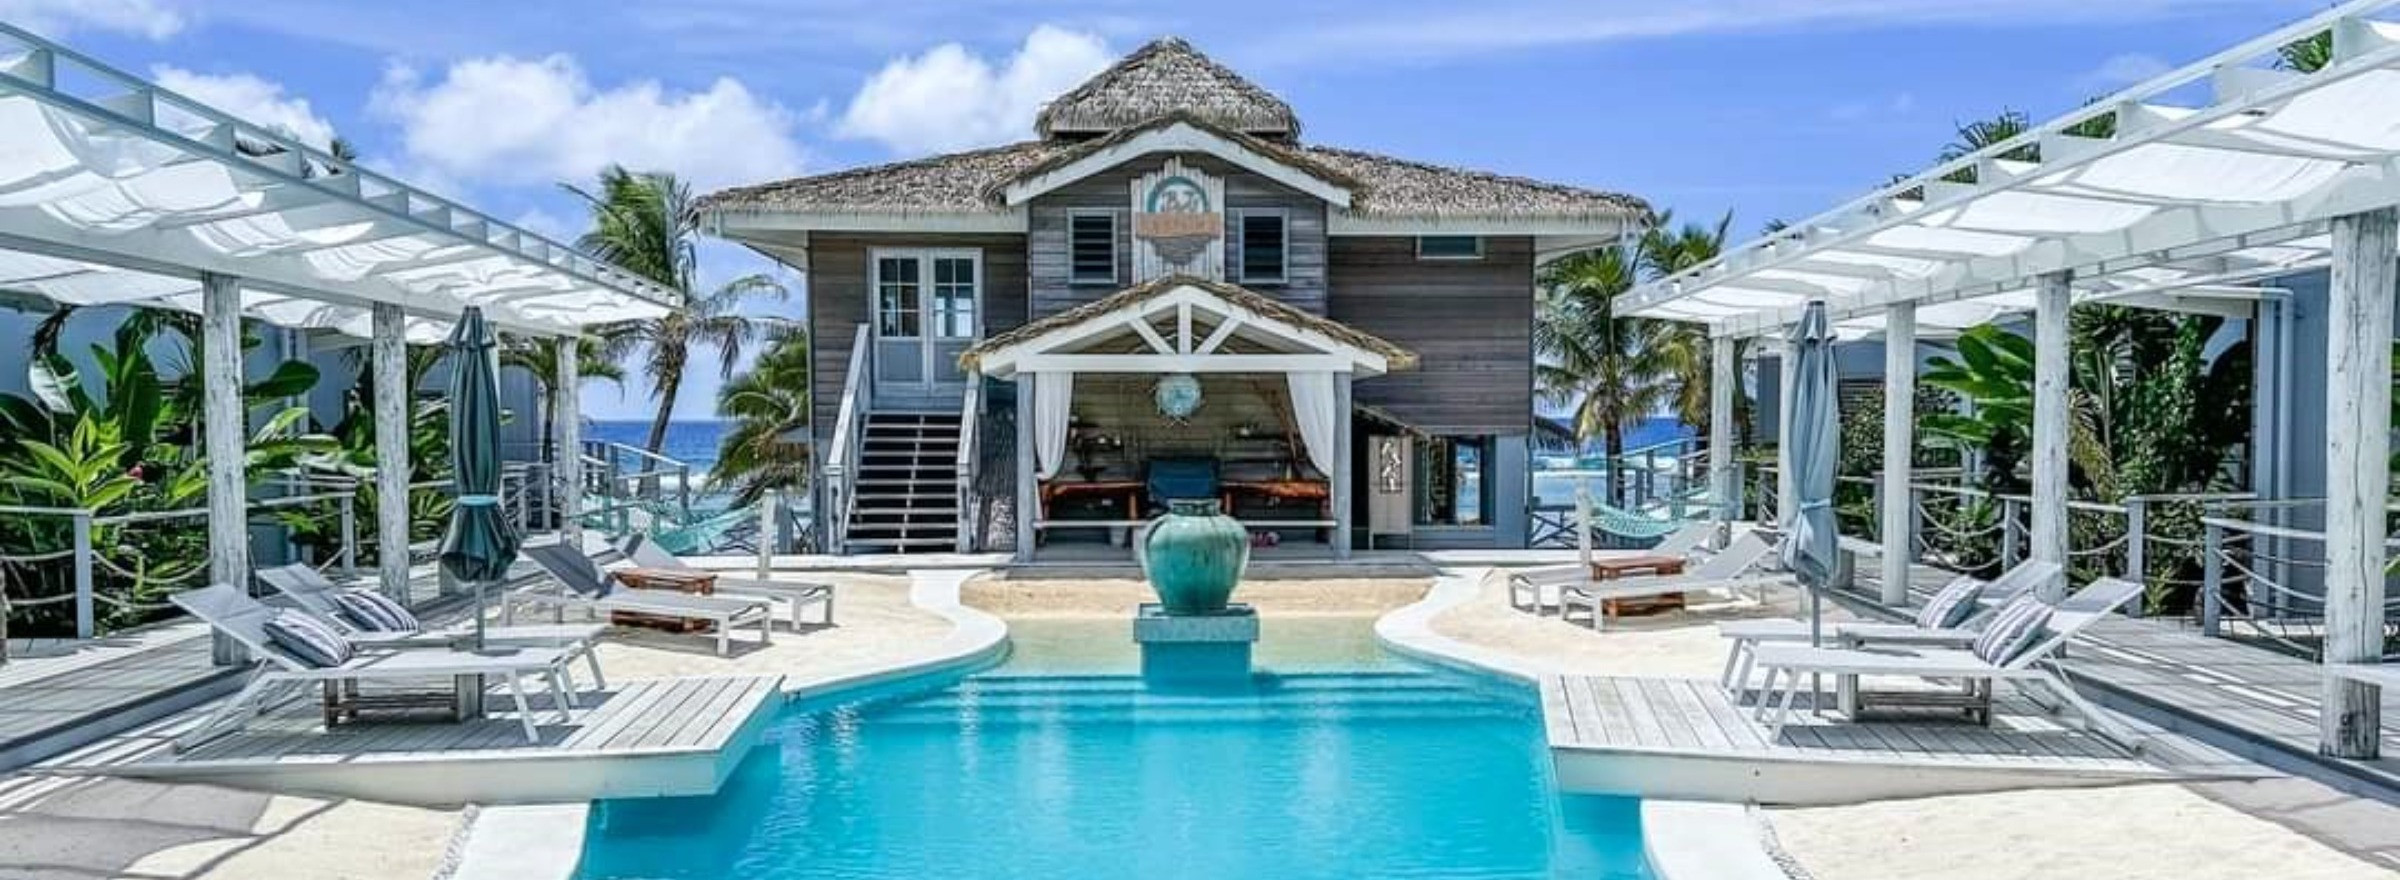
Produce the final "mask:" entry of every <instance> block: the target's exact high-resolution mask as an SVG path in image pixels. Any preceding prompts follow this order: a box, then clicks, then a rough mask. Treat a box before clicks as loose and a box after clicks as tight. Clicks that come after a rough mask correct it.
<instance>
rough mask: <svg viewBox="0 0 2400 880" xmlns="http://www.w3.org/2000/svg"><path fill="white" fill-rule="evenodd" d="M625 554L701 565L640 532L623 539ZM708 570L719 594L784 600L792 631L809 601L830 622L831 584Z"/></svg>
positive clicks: (652, 564) (674, 565) (649, 564)
mask: <svg viewBox="0 0 2400 880" xmlns="http://www.w3.org/2000/svg"><path fill="white" fill-rule="evenodd" d="M625 558H627V559H630V560H633V564H635V565H639V566H642V567H643V568H670V569H677V570H681V571H701V569H698V568H693V567H692V566H691V565H690V564H689V563H686V562H684V561H683V559H682V558H681V557H678V556H676V555H675V554H673V553H669V552H667V549H666V548H664V547H660V546H658V544H657V542H654V541H651V540H648V539H647V538H644V537H642V536H640V535H636V536H634V537H633V538H632V539H631V540H629V541H627V542H626V547H625ZM711 574H715V575H716V577H717V592H718V593H719V594H721V595H727V596H755V597H758V598H761V599H774V600H776V601H779V602H782V603H784V606H785V607H786V608H788V609H790V610H791V613H792V631H793V632H799V631H800V609H802V608H806V607H808V606H810V605H817V606H821V607H822V608H823V609H824V611H823V618H824V619H823V621H822V622H823V623H824V624H826V625H831V624H832V623H833V585H832V584H825V583H812V582H806V581H768V580H759V579H757V578H743V577H729V576H727V575H725V574H724V573H722V572H711Z"/></svg>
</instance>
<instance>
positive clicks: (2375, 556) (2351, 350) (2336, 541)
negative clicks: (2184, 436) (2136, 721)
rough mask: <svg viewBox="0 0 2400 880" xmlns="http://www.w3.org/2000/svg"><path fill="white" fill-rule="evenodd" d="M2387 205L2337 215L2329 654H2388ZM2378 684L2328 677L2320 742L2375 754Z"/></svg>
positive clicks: (2391, 221) (2328, 392)
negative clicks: (2385, 644) (2385, 637)
mask: <svg viewBox="0 0 2400 880" xmlns="http://www.w3.org/2000/svg"><path fill="white" fill-rule="evenodd" d="M2396 216H2400V215H2395V213H2394V210H2393V209H2391V208H2384V209H2381V210H2375V211H2368V212H2365V213H2361V214H2351V215H2349V216H2345V217H2337V218H2334V221H2333V278H2332V289H2331V292H2330V293H2329V294H2328V296H2327V300H2326V307H2325V314H2326V326H2327V328H2328V329H2327V331H2326V340H2325V363H2326V367H2325V374H2326V382H2325V662H2326V663H2375V662H2378V661H2380V660H2381V659H2382V657H2383V627H2384V615H2383V599H2384V584H2383V582H2384V556H2385V553H2384V545H2383V540H2384V503H2385V498H2386V495H2387V493H2388V492H2390V491H2391V481H2392V480H2391V472H2390V470H2389V465H2390V462H2389V459H2388V456H2389V454H2390V451H2391V436H2390V431H2391V411H2392V392H2391V377H2392V295H2393V279H2394V272H2393V265H2392V260H2393V236H2394V235H2395V234H2396V233H2400V219H2396ZM2378 693H2379V689H2377V688H2375V687H2373V686H2370V685H2364V684H2360V683H2357V682H2352V681H2345V680H2339V679H2327V680H2326V682H2325V706H2324V710H2323V711H2322V712H2320V713H2319V714H2318V716H2317V717H2318V734H2319V741H2318V743H2317V750H2318V751H2320V752H2323V753H2325V754H2328V755H2333V756H2336V757H2342V758H2373V757H2376V755H2377V752H2378V749H2379V746H2380V745H2381V743H2380V742H2378V740H2379V739H2380V738H2381V737H2380V732H2381V729H2382V711H2381V708H2382V707H2381V706H2379V705H2378V703H2379V700H2378V697H2377V695H2378Z"/></svg>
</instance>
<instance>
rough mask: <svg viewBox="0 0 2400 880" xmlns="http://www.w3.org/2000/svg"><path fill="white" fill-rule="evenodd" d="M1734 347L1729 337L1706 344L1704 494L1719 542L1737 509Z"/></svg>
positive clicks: (1736, 366)
mask: <svg viewBox="0 0 2400 880" xmlns="http://www.w3.org/2000/svg"><path fill="white" fill-rule="evenodd" d="M1735 345H1736V343H1735V341H1734V339H1733V337H1730V336H1719V337H1717V338H1715V339H1711V340H1709V343H1708V346H1709V373H1708V495H1709V501H1710V502H1711V505H1712V507H1713V508H1714V518H1715V520H1716V523H1717V538H1718V540H1719V541H1720V542H1722V541H1723V540H1724V539H1725V537H1726V529H1727V528H1728V527H1729V526H1730V524H1731V523H1732V522H1733V517H1734V515H1735V514H1736V513H1737V512H1738V511H1739V509H1740V508H1739V507H1737V506H1736V505H1738V504H1739V502H1738V501H1737V500H1736V498H1735V495H1734V493H1736V492H1738V491H1740V490H1739V489H1738V488H1737V485H1738V484H1739V482H1740V480H1741V476H1740V471H1739V470H1738V469H1737V468H1736V467H1735V464H1736V462H1735V461H1734V449H1733V433H1734V429H1733V398H1734V393H1735V391H1736V390H1738V389H1739V388H1740V384H1741V377H1740V375H1739V373H1738V371H1739V370H1740V369H1741V366H1740V364H1739V363H1737V362H1736V360H1735V358H1734V348H1735ZM1720 546H1722V545H1721V544H1720Z"/></svg>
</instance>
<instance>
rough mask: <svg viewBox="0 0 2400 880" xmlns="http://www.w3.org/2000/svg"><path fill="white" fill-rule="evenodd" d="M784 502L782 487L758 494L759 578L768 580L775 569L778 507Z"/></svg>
mask: <svg viewBox="0 0 2400 880" xmlns="http://www.w3.org/2000/svg"><path fill="white" fill-rule="evenodd" d="M782 504H783V490H782V489H768V490H766V491H765V492H761V493H759V496H758V572H757V574H758V579H759V580H762V581H763V580H766V579H767V574H768V573H769V572H772V571H774V570H775V523H776V521H777V520H778V519H780V517H777V516H776V515H775V514H776V508H778V507H781V506H782Z"/></svg>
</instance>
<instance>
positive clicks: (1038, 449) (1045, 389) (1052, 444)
mask: <svg viewBox="0 0 2400 880" xmlns="http://www.w3.org/2000/svg"><path fill="white" fill-rule="evenodd" d="M1074 412H1075V374H1074V373H1065V372H1046V373H1035V374H1033V452H1034V458H1033V462H1034V476H1036V477H1040V478H1042V479H1044V480H1047V479H1050V478H1051V477H1055V476H1058V469H1059V468H1060V467H1062V466H1064V465H1065V464H1066V460H1067V429H1068V428H1069V427H1070V423H1071V422H1073V421H1074V418H1073V415H1074Z"/></svg>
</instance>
